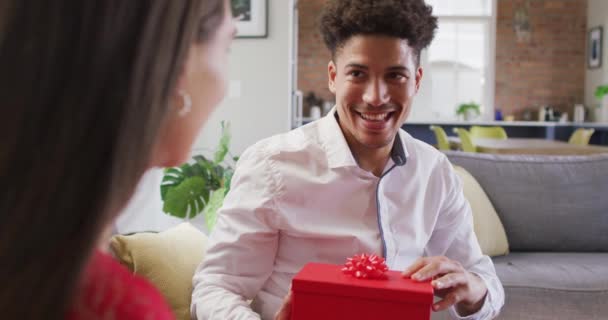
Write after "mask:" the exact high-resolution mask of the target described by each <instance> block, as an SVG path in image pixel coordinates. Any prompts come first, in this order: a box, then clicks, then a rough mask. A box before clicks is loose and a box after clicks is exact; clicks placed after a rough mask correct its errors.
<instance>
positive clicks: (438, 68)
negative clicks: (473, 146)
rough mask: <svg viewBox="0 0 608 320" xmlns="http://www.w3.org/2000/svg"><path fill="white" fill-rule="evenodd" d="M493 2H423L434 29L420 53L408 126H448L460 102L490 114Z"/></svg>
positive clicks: (494, 15) (494, 21)
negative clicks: (420, 80) (420, 122)
mask: <svg viewBox="0 0 608 320" xmlns="http://www.w3.org/2000/svg"><path fill="white" fill-rule="evenodd" d="M495 2H496V0H458V1H453V0H427V3H428V4H429V5H432V6H433V13H434V14H435V15H437V16H438V19H439V28H438V30H437V33H436V35H435V39H434V40H433V42H432V43H431V46H430V47H429V48H428V50H425V52H423V53H422V63H423V67H424V71H425V72H424V77H423V83H422V86H421V91H420V94H419V97H418V99H417V100H416V103H415V104H416V106H414V109H413V110H412V120H454V119H456V114H455V110H456V107H457V106H458V105H459V104H461V103H465V102H467V103H468V102H471V101H472V102H475V103H478V104H480V105H481V109H482V114H484V115H485V117H487V118H490V119H491V118H492V115H493V109H494V61H495V54H494V39H495V30H496V14H495V12H496V3H495Z"/></svg>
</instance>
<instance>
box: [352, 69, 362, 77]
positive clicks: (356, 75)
mask: <svg viewBox="0 0 608 320" xmlns="http://www.w3.org/2000/svg"><path fill="white" fill-rule="evenodd" d="M350 75H351V76H352V77H355V78H359V77H361V76H363V72H361V71H357V70H355V71H351V72H350Z"/></svg>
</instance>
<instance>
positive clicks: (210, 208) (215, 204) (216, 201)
mask: <svg viewBox="0 0 608 320" xmlns="http://www.w3.org/2000/svg"><path fill="white" fill-rule="evenodd" d="M225 196H226V188H219V189H217V190H215V191H213V192H212V193H211V197H210V198H209V202H208V203H207V205H206V206H205V209H204V210H203V214H204V215H205V223H206V224H207V229H208V230H211V229H213V227H214V226H215V221H216V220H217V210H218V209H219V208H220V207H221V206H222V204H223V203H224V197H225Z"/></svg>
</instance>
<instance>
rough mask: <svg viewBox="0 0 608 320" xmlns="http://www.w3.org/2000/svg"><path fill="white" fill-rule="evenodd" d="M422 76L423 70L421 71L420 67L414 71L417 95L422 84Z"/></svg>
mask: <svg viewBox="0 0 608 320" xmlns="http://www.w3.org/2000/svg"><path fill="white" fill-rule="evenodd" d="M423 74H424V70H422V67H418V70H416V93H418V90H420V84H421V83H422V75H423Z"/></svg>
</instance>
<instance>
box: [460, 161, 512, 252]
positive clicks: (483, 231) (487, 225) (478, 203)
mask: <svg viewBox="0 0 608 320" xmlns="http://www.w3.org/2000/svg"><path fill="white" fill-rule="evenodd" d="M454 170H455V171H456V174H457V175H458V176H459V177H460V180H461V181H462V184H463V189H464V197H465V198H466V199H467V200H468V201H469V204H470V205H471V210H472V211H473V223H474V225H475V235H477V240H478V241H479V245H480V246H481V251H482V252H483V253H484V254H486V255H488V256H491V257H493V256H502V255H506V254H508V253H509V243H508V241H507V235H506V233H505V228H504V226H503V225H502V222H501V221H500V218H499V217H498V214H497V213H496V210H495V209H494V206H493V205H492V203H491V202H490V199H489V198H488V195H487V194H486V193H485V192H484V191H483V189H482V188H481V186H480V185H479V183H478V182H477V180H475V178H474V177H473V176H472V175H471V174H470V173H469V172H468V171H466V170H465V169H464V168H462V167H459V166H454Z"/></svg>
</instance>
